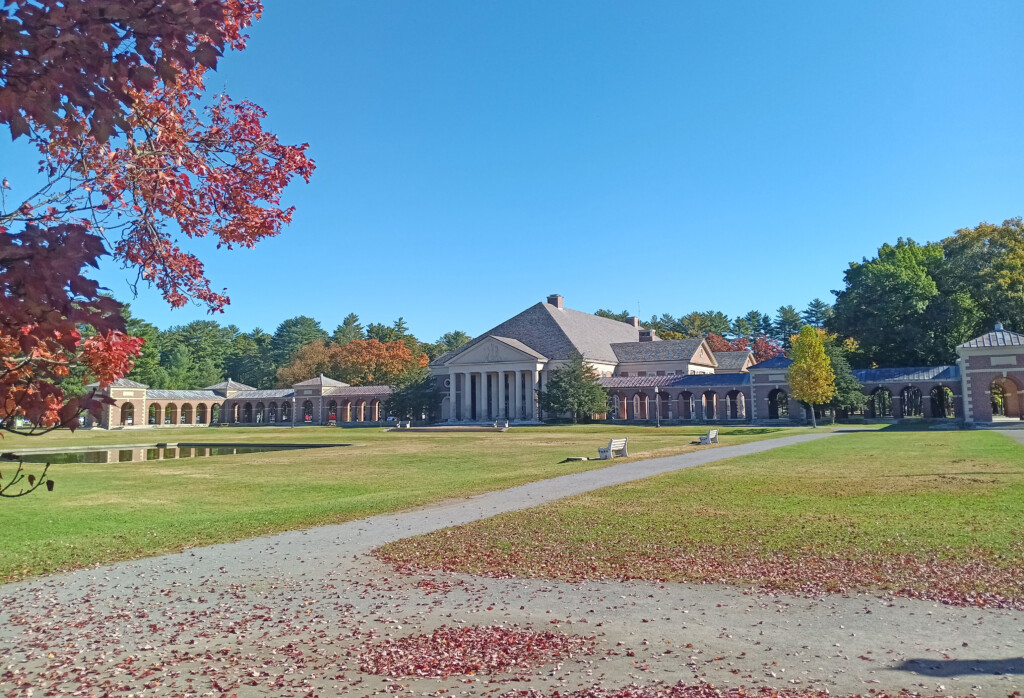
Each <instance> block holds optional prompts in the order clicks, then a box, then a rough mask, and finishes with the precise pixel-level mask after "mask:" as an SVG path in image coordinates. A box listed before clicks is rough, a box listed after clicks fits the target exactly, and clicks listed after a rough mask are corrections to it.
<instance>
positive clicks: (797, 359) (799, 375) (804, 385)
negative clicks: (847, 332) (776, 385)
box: [786, 325, 836, 427]
mask: <svg viewBox="0 0 1024 698" xmlns="http://www.w3.org/2000/svg"><path fill="white" fill-rule="evenodd" d="M790 358H791V359H793V363H792V364H791V365H790V367H789V374H788V375H787V377H786V378H787V380H788V381H789V387H790V390H791V392H792V393H793V397H795V398H796V399H797V400H802V401H804V402H806V403H807V404H809V405H810V406H811V426H814V427H817V426H818V425H817V423H816V421H815V419H814V406H815V405H824V404H825V403H827V402H828V401H829V400H831V399H832V396H833V395H835V394H836V375H835V373H834V372H833V371H832V364H831V363H830V362H829V360H828V356H826V355H825V345H824V344H823V342H822V339H821V333H820V332H818V331H817V330H816V329H815V328H813V327H811V326H810V325H804V326H803V327H802V328H800V334H799V335H797V336H796V337H795V338H794V341H793V344H792V348H791V350H790Z"/></svg>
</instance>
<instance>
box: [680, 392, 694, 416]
mask: <svg viewBox="0 0 1024 698" xmlns="http://www.w3.org/2000/svg"><path fill="white" fill-rule="evenodd" d="M693 417H694V415H693V393H691V392H689V391H684V392H681V393H679V418H680V419H693Z"/></svg>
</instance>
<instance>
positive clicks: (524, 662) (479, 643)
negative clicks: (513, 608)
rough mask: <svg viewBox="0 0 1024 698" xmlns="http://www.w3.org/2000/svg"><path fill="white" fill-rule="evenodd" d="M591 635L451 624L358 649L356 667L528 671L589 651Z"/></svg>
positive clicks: (410, 671)
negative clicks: (456, 626)
mask: <svg viewBox="0 0 1024 698" xmlns="http://www.w3.org/2000/svg"><path fill="white" fill-rule="evenodd" d="M594 647H595V641H594V638H593V637H576V636H572V635H563V634H561V633H553V632H542V633H538V632H531V631H522V630H510V629H508V628H503V627H501V626H496V625H493V626H469V627H463V628H453V627H451V626H447V625H442V626H441V627H440V628H438V629H437V630H435V631H434V632H433V633H431V634H430V635H413V636H410V637H405V638H400V639H397V640H391V641H389V642H386V643H383V644H379V645H374V646H372V647H370V648H369V649H368V650H367V651H365V652H363V653H362V654H360V655H359V661H360V663H361V665H360V669H362V670H363V671H365V672H367V673H370V674H377V675H380V676H391V677H394V678H400V677H446V676H452V675H455V674H462V675H467V674H468V675H472V674H500V673H503V672H509V671H517V672H524V671H529V670H530V669H532V668H533V667H536V666H540V665H542V664H546V663H547V662H550V661H557V660H560V659H567V658H570V657H572V656H573V655H577V654H593V653H594Z"/></svg>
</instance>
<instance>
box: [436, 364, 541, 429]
mask: <svg viewBox="0 0 1024 698" xmlns="http://www.w3.org/2000/svg"><path fill="white" fill-rule="evenodd" d="M542 380H543V374H542V373H541V372H540V371H539V370H538V369H526V370H521V369H520V370H513V371H504V370H499V371H486V370H485V371H452V372H451V373H450V374H449V376H448V405H449V417H448V420H449V421H452V422H486V421H491V420H495V419H509V420H525V421H528V422H536V421H540V419H541V412H540V407H539V405H538V404H537V392H538V391H539V390H541V388H542Z"/></svg>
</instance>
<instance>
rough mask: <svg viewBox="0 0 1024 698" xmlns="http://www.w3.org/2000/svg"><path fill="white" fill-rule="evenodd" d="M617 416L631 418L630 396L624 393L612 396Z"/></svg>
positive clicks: (616, 417)
mask: <svg viewBox="0 0 1024 698" xmlns="http://www.w3.org/2000/svg"><path fill="white" fill-rule="evenodd" d="M612 404H613V405H614V406H615V407H614V412H615V416H614V419H629V398H627V397H626V396H625V395H622V394H616V395H615V396H614V397H613V398H612Z"/></svg>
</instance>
